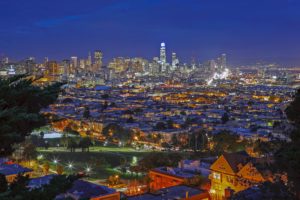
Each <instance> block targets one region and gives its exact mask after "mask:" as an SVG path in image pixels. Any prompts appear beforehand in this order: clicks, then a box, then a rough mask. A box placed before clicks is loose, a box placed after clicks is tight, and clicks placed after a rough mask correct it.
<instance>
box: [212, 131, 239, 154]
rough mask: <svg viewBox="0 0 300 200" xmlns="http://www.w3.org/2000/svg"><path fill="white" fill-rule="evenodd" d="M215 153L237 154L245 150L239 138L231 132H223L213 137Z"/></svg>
mask: <svg viewBox="0 0 300 200" xmlns="http://www.w3.org/2000/svg"><path fill="white" fill-rule="evenodd" d="M212 140H213V143H214V151H215V152H216V153H217V154H221V153H222V152H236V151H240V150H243V148H244V146H245V145H244V143H241V142H238V140H239V136H238V135H237V134H234V133H231V132H229V131H226V130H223V131H221V132H219V133H218V134H215V135H213V138H212Z"/></svg>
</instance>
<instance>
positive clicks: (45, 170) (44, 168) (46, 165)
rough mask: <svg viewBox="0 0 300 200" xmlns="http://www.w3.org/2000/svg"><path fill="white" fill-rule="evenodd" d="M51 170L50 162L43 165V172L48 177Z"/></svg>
mask: <svg viewBox="0 0 300 200" xmlns="http://www.w3.org/2000/svg"><path fill="white" fill-rule="evenodd" d="M49 169H50V165H49V162H45V163H44V164H43V170H44V173H45V174H46V175H47V174H48V173H49Z"/></svg>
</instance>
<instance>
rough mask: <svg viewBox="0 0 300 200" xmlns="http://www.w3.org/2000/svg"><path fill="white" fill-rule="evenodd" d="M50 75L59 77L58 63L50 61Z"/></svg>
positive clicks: (48, 64) (48, 66)
mask: <svg viewBox="0 0 300 200" xmlns="http://www.w3.org/2000/svg"><path fill="white" fill-rule="evenodd" d="M47 70H48V75H50V76H57V75H59V68H58V64H57V62H56V61H48V63H47Z"/></svg>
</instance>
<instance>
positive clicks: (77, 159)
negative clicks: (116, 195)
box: [38, 147, 150, 179]
mask: <svg viewBox="0 0 300 200" xmlns="http://www.w3.org/2000/svg"><path fill="white" fill-rule="evenodd" d="M38 152H39V154H42V155H43V157H44V159H46V160H48V161H49V163H50V165H51V169H53V170H55V163H54V162H53V161H54V160H58V163H59V164H60V165H63V166H64V169H65V172H67V173H71V172H79V171H84V170H86V169H87V168H91V178H93V179H106V178H108V176H109V175H112V174H115V173H116V172H115V171H114V170H113V168H114V167H117V166H119V165H121V164H123V163H124V162H126V163H128V164H134V163H135V162H136V161H137V160H138V159H140V158H141V157H143V156H144V155H145V154H147V153H149V152H150V151H137V150H135V149H133V148H128V147H91V148H90V152H81V149H77V150H76V152H70V151H69V150H67V149H65V148H63V147H51V148H49V149H47V150H45V149H44V148H38ZM70 163H72V166H73V169H72V170H69V169H68V167H67V166H68V165H69V164H70Z"/></svg>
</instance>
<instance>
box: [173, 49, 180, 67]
mask: <svg viewBox="0 0 300 200" xmlns="http://www.w3.org/2000/svg"><path fill="white" fill-rule="evenodd" d="M178 64H179V61H178V59H177V57H176V53H175V52H173V53H172V67H171V70H175V69H176V68H177V66H178Z"/></svg>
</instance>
